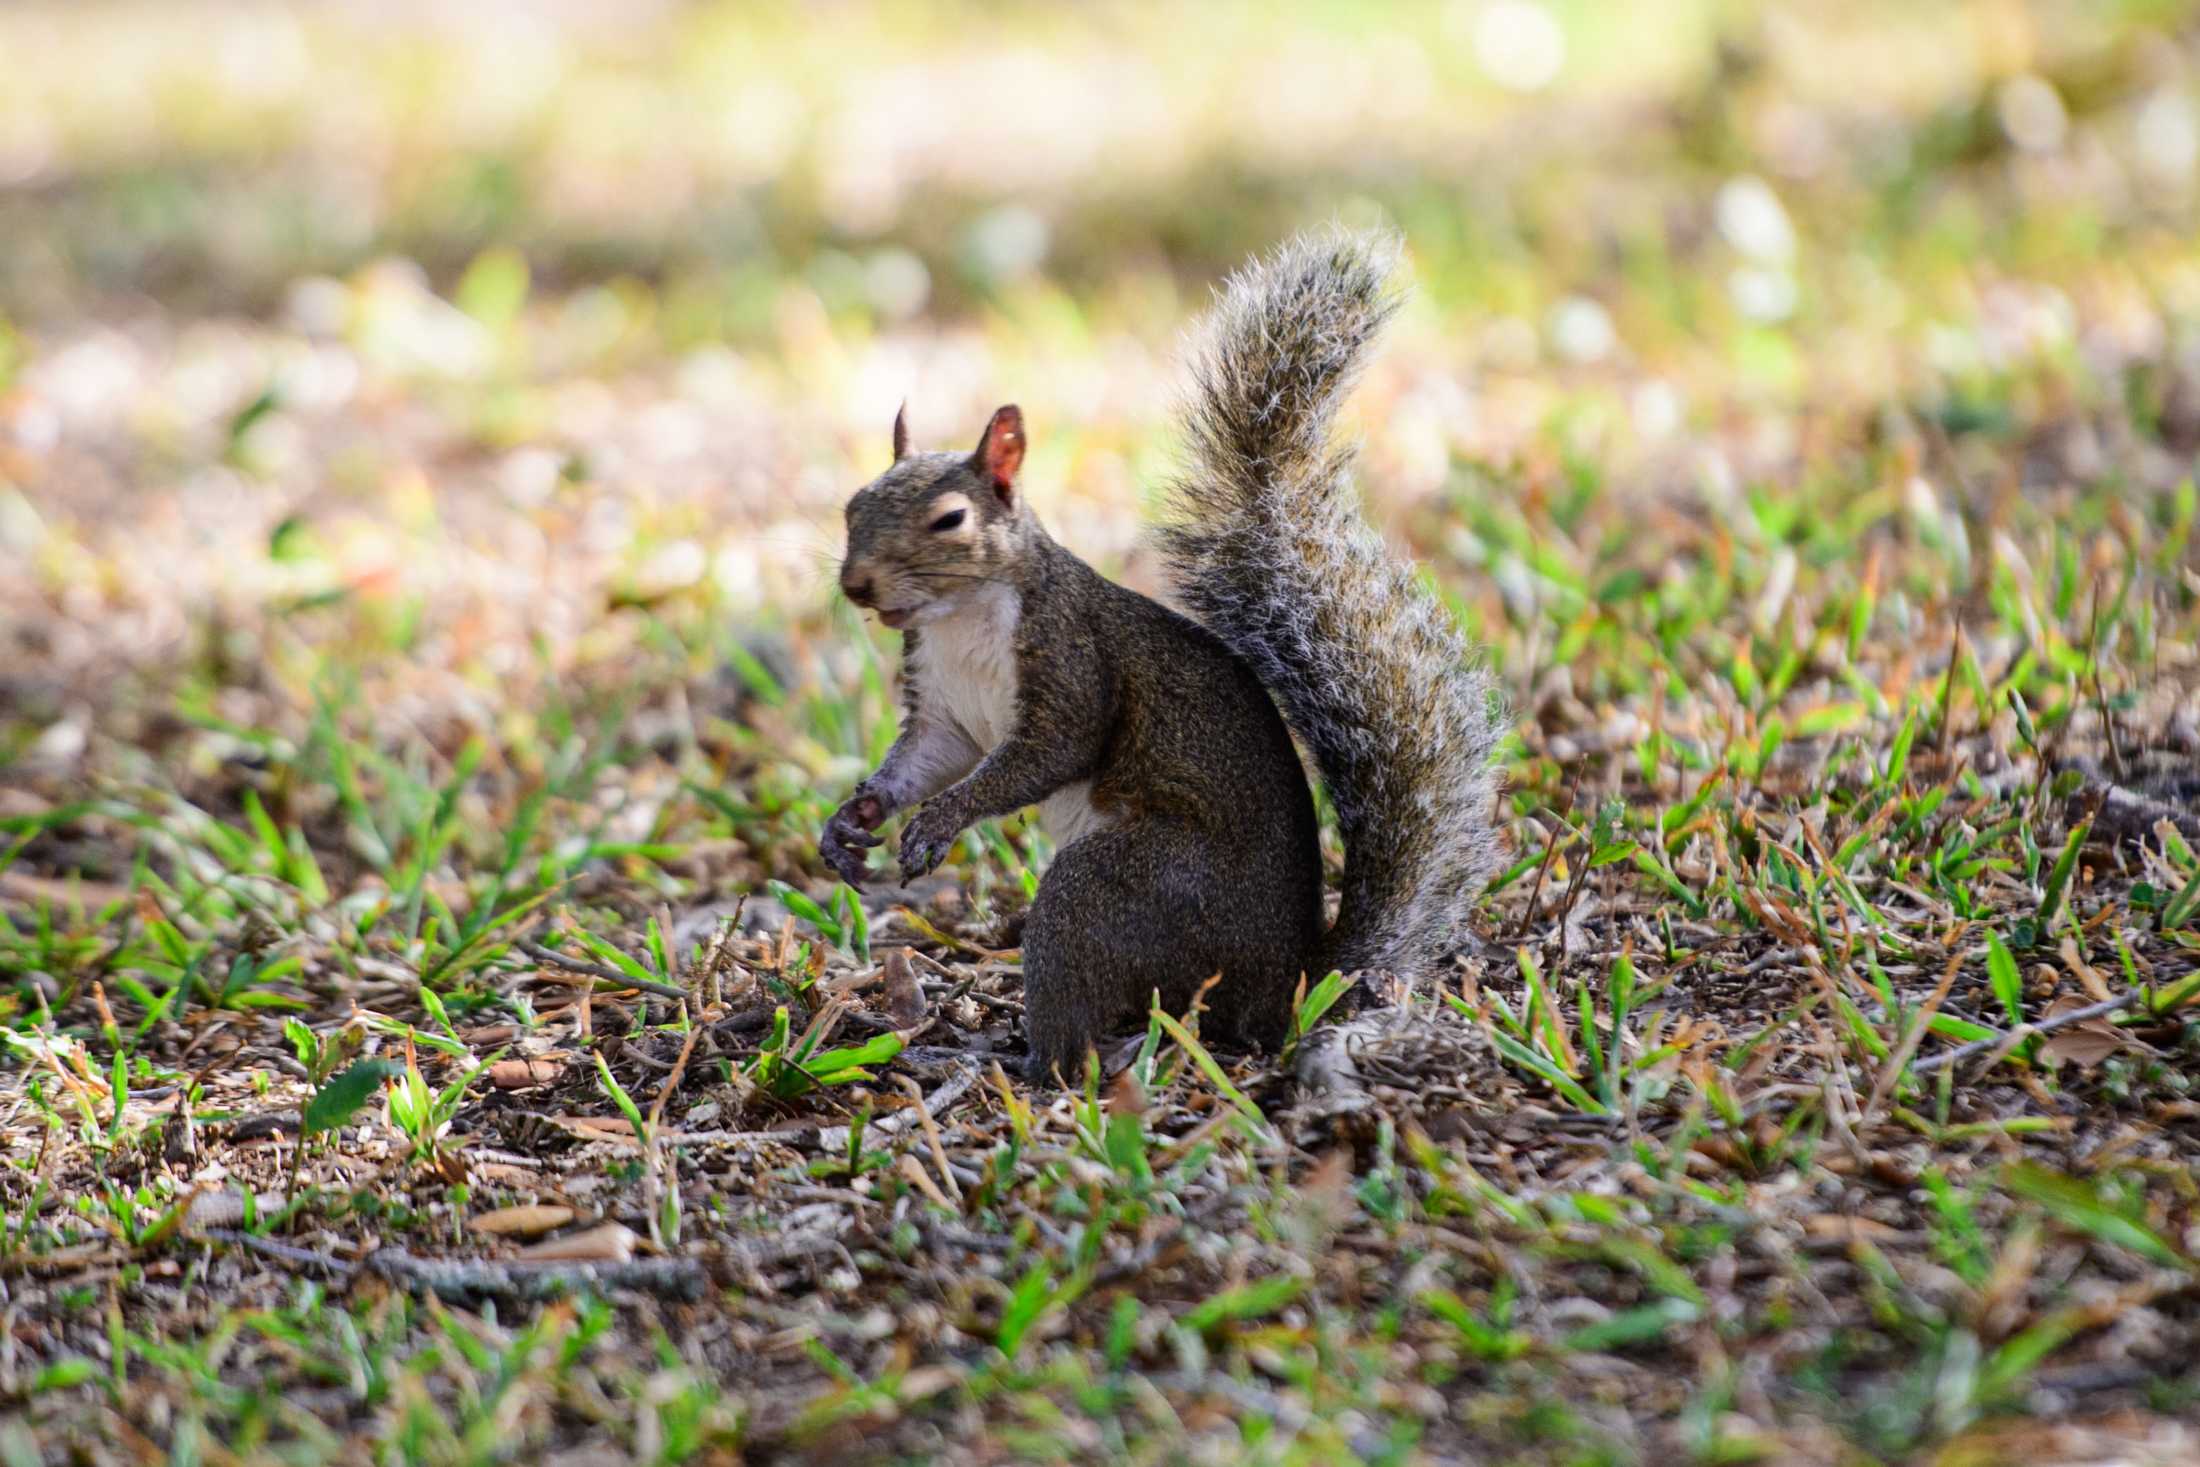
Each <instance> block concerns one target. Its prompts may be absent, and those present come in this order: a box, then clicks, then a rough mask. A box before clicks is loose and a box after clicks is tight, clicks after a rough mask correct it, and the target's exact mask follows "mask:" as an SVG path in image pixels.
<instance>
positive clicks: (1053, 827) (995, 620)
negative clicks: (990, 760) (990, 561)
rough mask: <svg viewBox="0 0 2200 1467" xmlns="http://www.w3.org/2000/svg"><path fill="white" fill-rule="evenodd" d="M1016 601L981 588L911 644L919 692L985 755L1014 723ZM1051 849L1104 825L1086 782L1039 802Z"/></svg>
mask: <svg viewBox="0 0 2200 1467" xmlns="http://www.w3.org/2000/svg"><path fill="white" fill-rule="evenodd" d="M1022 611H1023V605H1022V600H1021V598H1020V597H1018V596H1017V594H1016V593H1015V591H1014V590H1012V589H1010V588H1009V587H1007V586H987V587H986V588H984V590H982V591H980V592H978V593H977V594H976V595H975V596H973V597H972V598H971V600H970V602H969V604H967V605H965V606H964V607H962V608H960V609H958V610H957V611H956V612H955V614H954V615H952V616H945V617H941V618H940V619H939V620H938V621H933V622H927V623H925V624H924V630H923V635H922V637H921V638H920V639H919V641H918V644H917V669H916V671H917V674H918V676H919V677H921V678H922V679H923V681H922V683H921V684H920V685H919V686H920V690H921V692H922V695H923V696H924V697H925V698H926V699H927V700H930V699H932V698H937V699H938V700H939V706H940V707H942V708H944V709H945V710H946V713H947V716H948V717H949V718H951V719H952V720H954V722H955V723H956V725H957V726H958V727H960V728H961V729H962V731H963V732H964V733H967V734H969V735H970V738H971V741H972V742H974V743H975V744H977V746H978V747H979V748H980V749H983V750H985V751H986V752H987V753H991V752H992V751H993V750H994V749H995V748H997V747H998V746H999V745H1000V742H1001V740H1003V739H1005V738H1007V737H1008V733H1009V730H1010V729H1012V728H1013V727H1015V724H1016V622H1017V618H1018V617H1019V616H1020V615H1021V613H1022ZM1039 817H1040V819H1041V821H1042V822H1043V823H1044V824H1045V826H1046V832H1047V834H1048V836H1049V837H1051V838H1052V839H1053V841H1054V844H1055V845H1056V846H1057V847H1060V846H1066V845H1068V844H1069V843H1070V842H1071V841H1073V840H1076V839H1077V838H1078V837H1079V836H1081V835H1085V834H1088V833H1089V832H1091V831H1094V830H1098V829H1100V828H1101V827H1102V826H1104V825H1106V824H1107V823H1108V822H1107V817H1106V816H1104V815H1102V814H1101V812H1100V811H1099V810H1098V809H1096V808H1095V807H1094V806H1093V803H1092V785H1091V783H1090V782H1089V781H1088V782H1082V783H1078V784H1073V785H1065V786H1064V787H1062V788H1061V789H1058V790H1056V791H1055V792H1054V793H1053V794H1051V795H1049V796H1047V797H1046V799H1044V800H1042V801H1041V802H1040V804H1039Z"/></svg>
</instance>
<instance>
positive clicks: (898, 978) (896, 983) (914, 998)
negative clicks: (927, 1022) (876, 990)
mask: <svg viewBox="0 0 2200 1467" xmlns="http://www.w3.org/2000/svg"><path fill="white" fill-rule="evenodd" d="M886 1014H887V1017H888V1018H890V1019H892V1020H893V1021H894V1027H895V1028H897V1029H914V1028H916V1027H917V1025H919V1024H921V1023H923V1022H924V1014H925V1009H924V989H923V987H922V986H921V985H920V984H919V983H918V982H917V972H916V968H915V966H914V965H912V964H911V963H910V961H909V949H907V948H905V947H896V948H888V949H887V950H886Z"/></svg>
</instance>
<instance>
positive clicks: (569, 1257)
mask: <svg viewBox="0 0 2200 1467" xmlns="http://www.w3.org/2000/svg"><path fill="white" fill-rule="evenodd" d="M641 1241H642V1240H641V1238H640V1236H639V1235H637V1234H636V1233H635V1231H634V1230H633V1229H632V1228H630V1227H628V1226H626V1224H624V1223H615V1222H607V1223H602V1224H599V1225H598V1226H596V1227H592V1228H590V1229H588V1230H587V1231H586V1232H582V1233H574V1234H572V1235H571V1236H570V1237H564V1238H552V1239H550V1240H549V1241H548V1242H546V1243H537V1244H535V1245H534V1246H533V1247H532V1248H522V1249H520V1251H519V1256H520V1257H521V1258H524V1259H528V1260H530V1261H533V1262H537V1263H624V1262H626V1261H627V1260H628V1259H630V1258H632V1257H633V1256H634V1248H635V1245H636V1244H638V1243H640V1242H641Z"/></svg>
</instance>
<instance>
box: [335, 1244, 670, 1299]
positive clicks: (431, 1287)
mask: <svg viewBox="0 0 2200 1467" xmlns="http://www.w3.org/2000/svg"><path fill="white" fill-rule="evenodd" d="M360 1267H362V1268H364V1269H365V1270H367V1271H368V1272H369V1273H374V1274H379V1275H381V1276H382V1277H383V1278H386V1279H388V1280H389V1281H390V1282H392V1283H396V1284H403V1285H405V1286H407V1287H409V1288H411V1289H412V1290H414V1291H415V1292H418V1293H429V1294H433V1295H435V1296H436V1297H437V1298H439V1299H444V1300H451V1301H456V1300H461V1299H468V1298H474V1297H477V1296H479V1295H483V1294H494V1295H504V1296H509V1297H513V1298H520V1299H554V1298H558V1297H560V1296H562V1295H566V1294H573V1293H578V1292H580V1291H582V1290H584V1289H606V1288H608V1289H640V1290H643V1291H644V1292H647V1293H652V1294H664V1295H668V1296H670V1297H672V1298H675V1299H700V1298H701V1297H702V1296H703V1292H704V1290H705V1288H706V1287H707V1285H708V1283H709V1280H708V1277H707V1275H706V1274H705V1272H704V1270H703V1265H702V1264H701V1263H699V1262H698V1261H696V1260H695V1259H693V1258H678V1257H674V1258H630V1259H627V1260H625V1261H623V1262H620V1261H609V1260H607V1261H605V1262H602V1263H564V1262H560V1263H527V1262H521V1261H512V1262H505V1261H501V1260H495V1259H447V1260H446V1259H436V1258H416V1257H414V1256H413V1255H412V1254H410V1253H407V1252H406V1251H405V1250H404V1249H402V1248H388V1247H384V1248H377V1249H375V1250H374V1251H373V1252H372V1253H370V1254H368V1255H367V1256H366V1259H365V1261H364V1262H363V1263H362V1264H361V1265H360Z"/></svg>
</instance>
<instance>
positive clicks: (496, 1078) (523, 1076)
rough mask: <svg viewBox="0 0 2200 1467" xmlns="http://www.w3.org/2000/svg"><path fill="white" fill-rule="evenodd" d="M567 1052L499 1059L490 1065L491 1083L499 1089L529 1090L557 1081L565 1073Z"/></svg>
mask: <svg viewBox="0 0 2200 1467" xmlns="http://www.w3.org/2000/svg"><path fill="white" fill-rule="evenodd" d="M566 1058H567V1056H566V1054H565V1052H564V1051H562V1050H560V1051H556V1052H553V1053H551V1054H542V1055H537V1056H535V1057H534V1058H533V1059H508V1060H498V1061H497V1062H496V1063H495V1064H493V1065H491V1066H489V1083H490V1084H491V1085H494V1086H496V1087H497V1089H499V1090H527V1089H531V1088H533V1087H534V1086H537V1085H550V1084H554V1083H556V1081H557V1080H558V1078H559V1077H560V1076H561V1075H563V1074H564V1073H565V1061H566Z"/></svg>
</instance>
